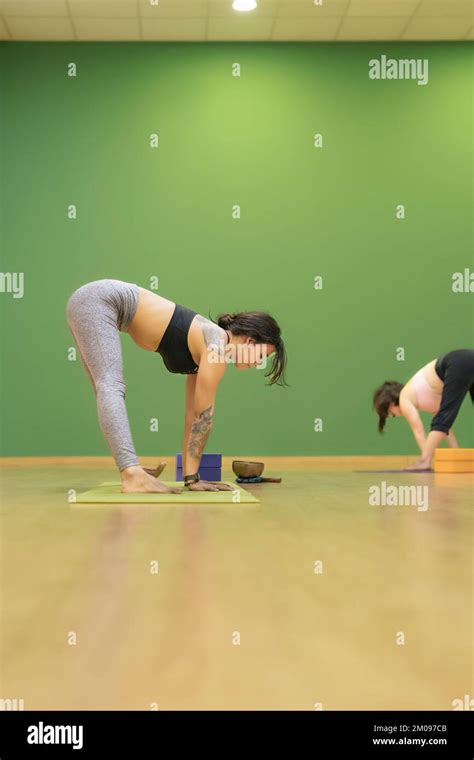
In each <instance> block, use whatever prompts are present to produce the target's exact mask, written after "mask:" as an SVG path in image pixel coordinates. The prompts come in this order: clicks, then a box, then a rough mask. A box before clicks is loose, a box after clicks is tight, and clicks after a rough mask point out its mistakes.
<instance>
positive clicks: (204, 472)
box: [176, 467, 222, 480]
mask: <svg viewBox="0 0 474 760" xmlns="http://www.w3.org/2000/svg"><path fill="white" fill-rule="evenodd" d="M199 477H200V478H201V480H222V472H221V469H220V467H200V468H199ZM182 479H183V471H182V469H181V467H177V468H176V480H182Z"/></svg>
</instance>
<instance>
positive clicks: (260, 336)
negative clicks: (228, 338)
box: [217, 311, 288, 385]
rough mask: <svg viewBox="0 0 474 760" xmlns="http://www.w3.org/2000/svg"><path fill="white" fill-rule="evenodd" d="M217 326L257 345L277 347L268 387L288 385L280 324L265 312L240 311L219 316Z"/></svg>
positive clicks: (269, 372) (268, 375)
mask: <svg viewBox="0 0 474 760" xmlns="http://www.w3.org/2000/svg"><path fill="white" fill-rule="evenodd" d="M217 324H218V325H219V327H222V328H223V329H224V330H230V332H231V333H232V335H245V336H246V337H248V338H253V340H254V341H255V342H256V343H270V344H271V345H272V346H275V349H276V350H275V354H274V355H273V357H272V358H273V361H272V366H271V367H270V369H269V371H268V372H266V373H265V377H269V378H270V382H269V383H268V385H274V384H277V385H288V383H287V382H286V380H285V368H286V363H287V356H286V349H285V344H284V343H283V340H282V337H281V330H280V327H279V325H278V323H277V322H276V321H275V320H274V319H273V317H271V316H270V314H266V313H265V312H263V311H240V312H238V313H237V314H219V316H218V317H217Z"/></svg>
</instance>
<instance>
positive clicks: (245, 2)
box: [232, 0, 257, 11]
mask: <svg viewBox="0 0 474 760" xmlns="http://www.w3.org/2000/svg"><path fill="white" fill-rule="evenodd" d="M256 7H257V3H256V2H255V0H234V2H233V3H232V8H233V9H234V11H254V10H255V8H256Z"/></svg>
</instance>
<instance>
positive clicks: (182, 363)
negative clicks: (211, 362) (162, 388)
mask: <svg viewBox="0 0 474 760" xmlns="http://www.w3.org/2000/svg"><path fill="white" fill-rule="evenodd" d="M196 314H197V312H196V311H193V310H192V309H188V308H187V307H186V306H180V305H179V304H176V305H175V307H174V311H173V316H172V317H171V320H170V323H169V325H168V327H167V328H166V330H165V332H164V335H163V337H162V339H161V342H160V345H159V346H158V348H157V349H156V351H155V353H158V354H160V355H161V358H162V359H163V362H164V365H165V367H166V369H167V370H168V372H173V373H175V374H179V375H193V374H194V373H196V372H197V371H198V369H199V367H198V365H197V364H196V363H195V361H194V359H193V357H192V355H191V351H190V350H189V348H188V332H189V326H190V324H191V322H192V321H193V319H194V317H195V316H196Z"/></svg>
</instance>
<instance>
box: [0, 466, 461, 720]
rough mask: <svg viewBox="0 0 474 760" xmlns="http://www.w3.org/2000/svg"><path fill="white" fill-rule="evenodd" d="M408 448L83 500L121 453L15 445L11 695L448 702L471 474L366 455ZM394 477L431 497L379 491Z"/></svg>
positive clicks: (6, 665)
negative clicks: (84, 454) (406, 469)
mask: <svg viewBox="0 0 474 760" xmlns="http://www.w3.org/2000/svg"><path fill="white" fill-rule="evenodd" d="M402 460H403V461H402ZM406 460H407V458H393V459H391V460H390V461H387V460H381V459H378V460H376V459H375V458H370V459H354V458H347V459H340V460H336V459H332V460H329V459H328V458H326V461H322V460H318V461H316V460H311V459H310V458H306V459H305V458H301V459H300V460H295V461H292V460H290V459H288V458H287V459H285V460H271V459H270V458H268V457H265V462H267V467H266V471H265V474H268V475H282V477H283V482H282V483H281V484H280V485H274V484H266V485H260V486H254V487H253V488H252V489H251V490H252V492H253V493H255V494H258V496H259V498H260V500H261V501H260V503H259V504H255V505H239V504H232V505H199V506H196V507H192V506H187V505H179V506H173V505H146V506H143V505H127V506H123V505H122V506H114V505H100V506H92V505H83V506H79V505H74V504H70V503H69V502H68V492H69V491H70V489H73V490H76V491H79V490H85V489H87V488H90V487H93V486H94V485H96V484H98V483H100V482H102V481H104V480H110V479H114V476H115V473H114V471H113V469H112V467H111V465H110V463H109V460H87V459H84V458H82V459H78V460H66V459H56V460H45V459H43V460H18V459H16V460H3V462H2V464H3V468H2V473H1V479H2V492H3V493H2V502H3V505H2V506H3V514H2V521H1V528H2V530H1V537H2V554H3V561H2V564H3V578H2V585H1V597H2V598H1V602H2V608H3V609H2V612H3V615H2V617H3V626H2V629H3V640H2V662H1V666H2V667H1V671H2V685H1V693H0V698H3V699H7V698H9V699H23V700H24V705H25V709H29V710H33V709H114V710H121V709H134V710H149V709H151V706H153V705H155V704H156V705H158V706H159V709H161V710H167V709H282V710H289V709H303V710H313V709H315V705H322V708H323V709H325V710H334V709H355V710H365V709H380V710H381V709H396V710H398V709H415V710H428V709H435V710H436V709H451V703H452V701H453V700H454V699H457V698H461V699H462V698H463V697H464V695H465V694H471V695H472V694H473V693H474V692H473V685H472V670H471V664H472V558H473V553H472V520H471V511H472V493H473V491H472V488H473V476H472V475H452V476H446V475H444V476H438V475H432V474H411V475H405V474H403V473H402V474H386V475H385V474H375V473H374V474H372V473H360V472H354V470H355V469H367V468H370V467H384V466H392V467H397V466H404V465H405V464H406V463H407V462H406ZM145 463H146V464H150V465H151V464H153V463H154V460H146V462H145ZM228 464H229V462H228V460H226V469H225V471H224V477H226V478H231V477H232V474H231V472H230V470H229V469H228ZM168 473H169V474H171V472H170V471H168ZM111 475H112V478H111ZM382 481H384V482H386V483H387V484H390V485H410V484H418V485H428V489H429V490H428V493H429V508H428V510H427V511H420V510H418V509H417V507H415V506H400V507H390V506H385V507H376V506H370V505H369V500H368V493H369V488H370V487H371V486H374V485H380V483H381V482H382ZM154 560H156V561H157V562H158V563H159V565H158V567H159V569H158V573H157V574H152V573H151V572H150V563H151V562H153V561H154ZM318 561H320V562H322V570H323V572H322V573H315V571H314V570H315V563H316V562H318ZM71 632H73V633H75V635H76V637H77V643H76V644H75V645H72V646H71V645H70V644H69V643H68V636H70V635H71ZM400 633H403V634H404V637H405V643H404V644H403V645H400V644H397V636H398V637H399V638H398V640H399V641H400V640H401V636H400ZM239 636H240V643H237V642H238V640H239Z"/></svg>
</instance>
